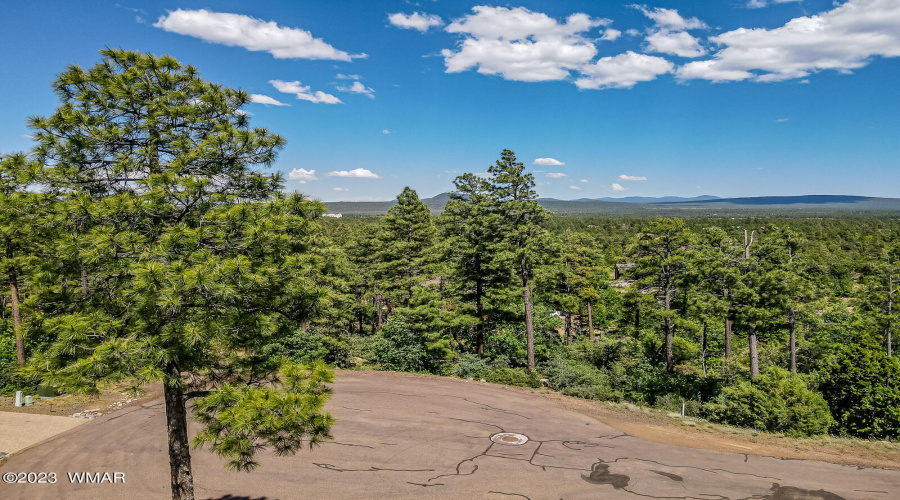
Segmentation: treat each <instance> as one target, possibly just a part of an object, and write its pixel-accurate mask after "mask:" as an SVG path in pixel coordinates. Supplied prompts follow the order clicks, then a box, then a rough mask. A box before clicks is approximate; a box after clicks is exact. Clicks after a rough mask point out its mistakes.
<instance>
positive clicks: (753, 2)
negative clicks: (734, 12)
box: [747, 0, 803, 9]
mask: <svg viewBox="0 0 900 500" xmlns="http://www.w3.org/2000/svg"><path fill="white" fill-rule="evenodd" d="M802 1H803V0H772V2H771V3H792V2H802ZM768 5H769V2H768V1H767V0H750V1H749V2H747V7H748V8H751V9H761V8H763V7H767V6H768Z"/></svg>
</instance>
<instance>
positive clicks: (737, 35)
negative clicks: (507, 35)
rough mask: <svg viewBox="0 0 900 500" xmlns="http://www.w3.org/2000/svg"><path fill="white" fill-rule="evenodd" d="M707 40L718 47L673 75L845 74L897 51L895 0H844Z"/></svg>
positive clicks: (899, 24) (776, 77)
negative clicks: (779, 22)
mask: <svg viewBox="0 0 900 500" xmlns="http://www.w3.org/2000/svg"><path fill="white" fill-rule="evenodd" d="M710 40H711V41H712V42H714V43H716V44H718V45H719V46H720V47H722V48H721V50H719V51H718V52H716V53H715V54H714V55H713V58H712V59H709V60H706V61H695V62H692V63H688V64H686V65H684V66H682V67H681V68H679V70H678V73H677V74H678V77H679V78H681V79H685V80H687V79H694V78H699V79H705V80H712V81H715V82H719V81H734V80H754V81H757V82H773V81H782V80H790V79H794V78H804V77H806V76H808V75H810V74H811V73H816V72H819V71H824V70H829V69H831V70H836V71H839V72H842V73H849V72H851V71H852V70H854V69H859V68H862V67H864V66H866V65H867V64H869V62H870V61H871V60H872V58H873V57H874V56H881V57H898V56H900V2H898V1H897V0H848V1H847V2H845V3H843V4H841V5H840V6H838V7H836V8H834V9H833V10H830V11H826V12H823V13H820V14H817V15H813V16H804V17H798V18H795V19H792V20H791V21H789V22H788V23H787V24H785V25H784V26H782V27H780V28H775V29H771V30H768V29H763V28H757V29H746V28H739V29H736V30H733V31H729V32H726V33H722V34H721V35H718V36H715V37H711V38H710Z"/></svg>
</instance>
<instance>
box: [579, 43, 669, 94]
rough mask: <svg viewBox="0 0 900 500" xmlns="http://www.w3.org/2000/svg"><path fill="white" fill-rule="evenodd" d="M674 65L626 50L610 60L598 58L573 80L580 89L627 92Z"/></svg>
mask: <svg viewBox="0 0 900 500" xmlns="http://www.w3.org/2000/svg"><path fill="white" fill-rule="evenodd" d="M674 67H675V65H674V64H672V63H671V62H669V61H667V60H666V59H664V58H662V57H656V56H648V55H645V54H636V53H634V52H632V51H630V50H629V51H628V52H626V53H624V54H619V55H617V56H612V57H602V58H600V60H598V61H597V62H596V63H594V64H590V65H587V66H585V67H583V68H582V69H581V72H582V77H581V78H579V79H577V80H575V85H577V86H578V88H580V89H609V88H612V89H627V88H631V87H633V86H634V85H635V84H636V83H638V82H649V81H651V80H655V79H656V77H657V76H659V75H664V74H666V73H670V72H671V71H672V70H673V69H674Z"/></svg>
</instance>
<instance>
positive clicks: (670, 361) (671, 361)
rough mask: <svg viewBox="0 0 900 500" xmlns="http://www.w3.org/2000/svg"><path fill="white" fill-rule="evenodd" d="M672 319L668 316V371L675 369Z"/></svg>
mask: <svg viewBox="0 0 900 500" xmlns="http://www.w3.org/2000/svg"><path fill="white" fill-rule="evenodd" d="M672 337H673V335H672V318H669V317H668V316H666V371H667V372H671V371H672V370H674V369H675V353H674V351H673V349H672Z"/></svg>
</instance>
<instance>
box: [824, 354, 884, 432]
mask: <svg viewBox="0 0 900 500" xmlns="http://www.w3.org/2000/svg"><path fill="white" fill-rule="evenodd" d="M820 389H821V390H822V393H823V395H824V396H825V399H826V400H827V401H828V404H829V406H830V407H831V412H832V414H833V415H834V417H835V422H834V430H835V431H837V432H839V433H841V434H848V435H851V436H857V437H862V438H881V439H883V438H897V437H900V362H898V360H897V359H896V358H889V357H887V355H886V354H885V353H884V352H882V351H881V349H880V346H879V345H878V344H877V343H874V342H871V341H868V342H866V341H863V342H861V343H860V344H853V345H848V346H842V347H841V348H840V350H839V351H838V353H837V355H836V356H835V357H834V358H833V359H832V360H831V362H830V363H829V364H828V367H827V368H826V369H825V373H824V376H823V382H822V385H821V386H820Z"/></svg>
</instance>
